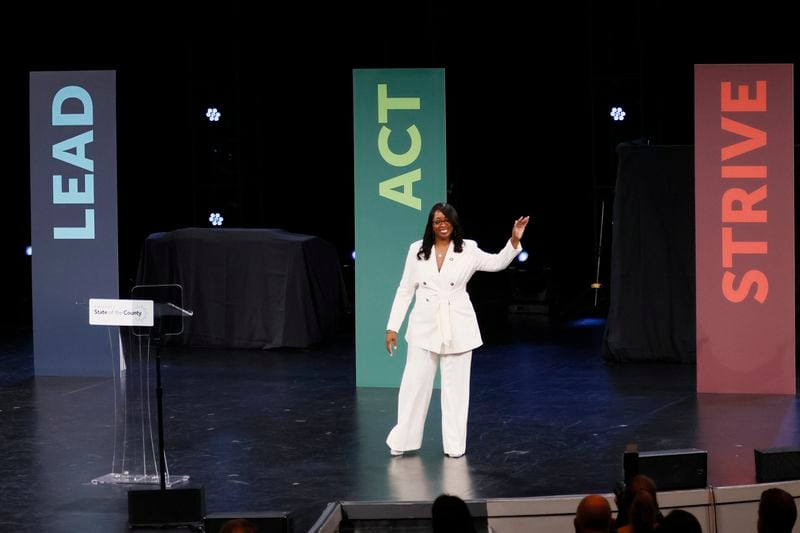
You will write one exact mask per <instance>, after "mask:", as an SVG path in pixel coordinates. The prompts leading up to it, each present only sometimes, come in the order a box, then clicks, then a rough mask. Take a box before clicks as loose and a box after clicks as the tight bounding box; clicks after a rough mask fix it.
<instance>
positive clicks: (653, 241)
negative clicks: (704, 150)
mask: <svg viewBox="0 0 800 533" xmlns="http://www.w3.org/2000/svg"><path fill="white" fill-rule="evenodd" d="M617 153H618V155H619V167H618V169H617V185H616V191H615V197H614V214H613V230H612V247H611V278H610V286H609V297H610V302H609V312H608V321H607V323H606V339H605V346H604V353H603V357H604V358H605V359H606V360H608V361H614V362H634V361H667V362H675V363H694V362H695V306H694V303H695V289H694V287H695V286H694V282H695V271H694V147H692V146H650V145H634V144H621V145H619V146H618V147H617Z"/></svg>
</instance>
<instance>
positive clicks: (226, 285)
mask: <svg viewBox="0 0 800 533" xmlns="http://www.w3.org/2000/svg"><path fill="white" fill-rule="evenodd" d="M136 282H137V284H139V285H151V284H159V283H178V284H180V285H182V286H183V290H184V296H183V297H184V306H185V307H186V308H187V309H190V310H192V311H194V316H193V317H191V318H188V319H187V320H186V323H185V328H184V333H183V335H182V336H181V337H180V339H179V342H182V343H184V344H190V345H193V346H225V347H234V348H275V347H280V346H287V347H307V346H310V345H312V344H316V343H318V342H321V341H325V340H327V339H329V338H330V337H331V336H332V335H333V334H334V333H335V331H336V329H337V326H338V325H339V323H340V319H341V318H342V314H343V309H344V299H345V298H346V296H345V289H344V281H343V278H342V272H341V267H340V265H339V260H338V255H337V253H336V249H335V248H334V246H333V245H332V244H330V243H329V242H327V241H324V240H322V239H320V238H318V237H313V236H310V235H299V234H295V233H289V232H286V231H284V230H279V229H223V228H214V229H212V228H207V229H204V228H186V229H180V230H177V231H172V232H167V233H154V234H152V235H150V236H149V237H148V238H147V239H146V240H145V243H144V247H143V249H142V253H141V256H140V258H139V270H138V273H137V279H136Z"/></svg>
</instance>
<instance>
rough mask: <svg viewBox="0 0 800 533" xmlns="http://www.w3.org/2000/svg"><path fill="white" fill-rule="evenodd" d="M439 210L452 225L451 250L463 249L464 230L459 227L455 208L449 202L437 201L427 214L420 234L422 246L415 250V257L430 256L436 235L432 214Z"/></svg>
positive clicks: (458, 250)
mask: <svg viewBox="0 0 800 533" xmlns="http://www.w3.org/2000/svg"><path fill="white" fill-rule="evenodd" d="M437 211H439V212H440V213H442V214H443V215H444V216H445V217H446V218H447V220H448V221H449V222H450V225H451V226H453V233H452V234H451V237H450V238H451V239H452V240H453V251H455V252H456V253H458V254H460V253H461V252H462V251H463V250H464V230H463V229H462V228H461V222H459V221H458V213H457V212H456V208H455V207H453V206H452V205H450V204H443V203H441V202H440V203H438V204H434V206H433V207H431V212H430V213H429V214H428V224H427V225H426V226H425V234H424V235H423V236H422V246H420V248H419V251H418V252H417V259H422V258H423V257H424V258H425V260H426V261H427V260H428V259H430V257H431V248H433V243H434V241H435V240H436V235H435V234H434V233H433V215H434V214H436V212H437Z"/></svg>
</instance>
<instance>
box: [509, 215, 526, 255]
mask: <svg viewBox="0 0 800 533" xmlns="http://www.w3.org/2000/svg"><path fill="white" fill-rule="evenodd" d="M530 218H531V217H519V218H518V219H517V220H516V221H514V227H513V228H512V229H511V244H512V245H514V248H516V247H517V246H518V245H519V241H520V240H522V235H523V234H524V233H525V226H527V225H528V220H529V219H530Z"/></svg>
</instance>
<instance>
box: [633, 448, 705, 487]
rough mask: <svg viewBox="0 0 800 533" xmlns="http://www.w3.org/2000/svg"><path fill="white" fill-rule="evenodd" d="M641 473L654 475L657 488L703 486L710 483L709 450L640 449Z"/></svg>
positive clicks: (653, 478) (649, 475)
mask: <svg viewBox="0 0 800 533" xmlns="http://www.w3.org/2000/svg"><path fill="white" fill-rule="evenodd" d="M638 463H639V468H638V471H639V474H644V475H645V476H647V477H649V478H651V479H652V480H653V481H654V482H655V484H656V489H657V490H658V491H659V492H661V491H667V490H685V489H704V488H706V486H707V484H708V452H707V451H706V450H698V449H697V448H687V449H681V450H661V451H655V452H639V461H638Z"/></svg>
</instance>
